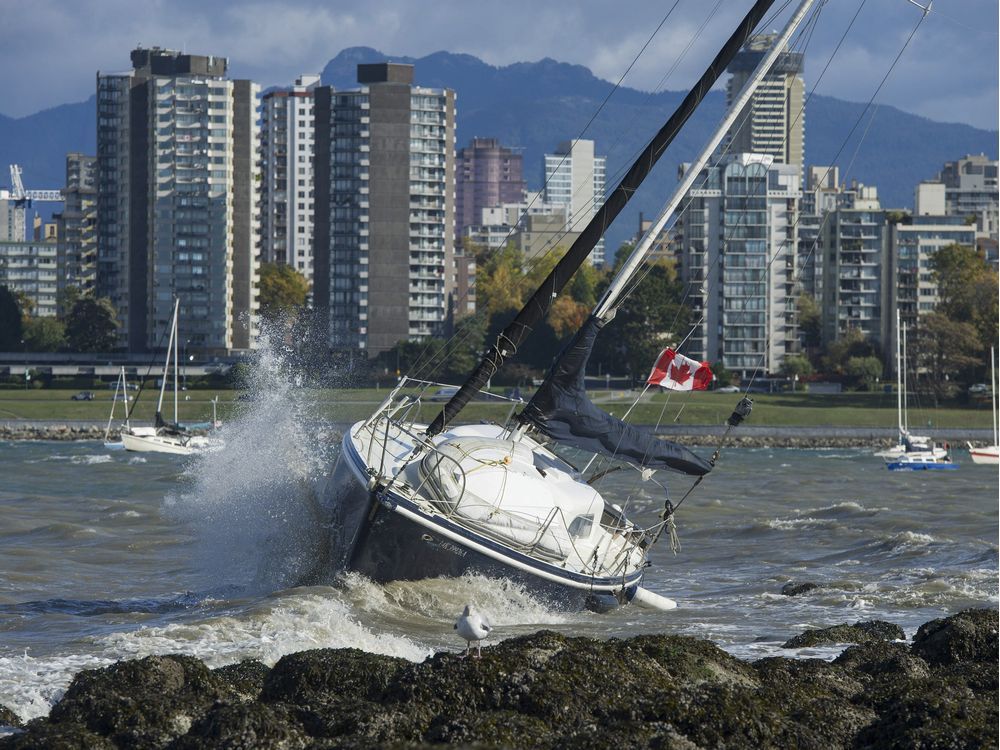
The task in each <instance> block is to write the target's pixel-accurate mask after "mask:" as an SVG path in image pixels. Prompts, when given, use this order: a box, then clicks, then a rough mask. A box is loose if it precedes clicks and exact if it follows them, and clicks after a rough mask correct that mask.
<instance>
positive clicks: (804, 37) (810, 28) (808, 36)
mask: <svg viewBox="0 0 1000 750" xmlns="http://www.w3.org/2000/svg"><path fill="white" fill-rule="evenodd" d="M825 4H826V0H824V2H823V3H821V4H820V5H819V6H818V7H817V8H816V10H815V11H814V13H813V14H812V16H811V17H810V20H809V22H808V23H807V25H806V27H805V28H804V29H802V30H800V31H799V33H798V35H797V37H796V39H795V41H794V42H793V43H791V44H789V50H795V49H797V48H798V46H799V45H800V44H801V49H802V52H803V54H804V53H805V50H806V49H808V47H809V43H810V42H811V40H812V34H813V32H814V31H815V28H816V24H817V22H818V17H819V14H820V12H821V10H822V8H823V7H824V6H825ZM862 5H864V0H862ZM859 11H860V8H859ZM856 17H857V14H855V18H856ZM852 26H853V19H852V22H851V24H850V25H849V26H848V29H847V31H845V33H844V36H843V37H842V38H841V42H842V41H843V38H844V37H846V34H847V32H848V31H849V30H850V28H851V27H852ZM839 49H840V44H838V45H837V48H836V49H835V50H834V53H833V54H834V55H836V53H837V51H838V50H839ZM831 60H832V56H831ZM829 64H830V63H829V62H828V63H827V66H826V67H824V69H823V72H824V73H825V72H826V70H827V69H828V68H829ZM818 84H819V80H817V82H816V84H815V85H814V87H813V89H812V92H811V93H810V96H809V98H811V96H812V93H814V92H815V89H816V86H817V85H818ZM807 102H808V98H807V100H806V101H804V102H803V104H802V107H801V109H800V111H799V113H801V111H803V110H804V108H805V105H806V103H807ZM749 109H750V108H749V107H748V115H747V117H748V116H749ZM797 116H798V113H797ZM745 123H746V117H745V118H744V121H743V124H745ZM740 127H742V125H741V126H740ZM787 138H788V133H787V131H786V133H785V141H784V142H787ZM731 145H732V141H731V140H730V141H729V143H727V144H726V146H725V147H724V148H723V149H722V150H721V151H720V154H719V157H718V158H717V159H716V162H715V163H716V164H718V163H719V162H720V160H721V158H722V157H723V156H725V155H726V153H727V152H728V151H729V149H730V148H731ZM706 181H707V175H706ZM704 184H705V182H702V185H704ZM691 200H692V199H690V198H689V199H688V202H687V205H686V206H685V210H686V208H687V207H688V206H690V202H691ZM678 213H680V212H678ZM743 220H744V217H743V216H741V217H740V222H739V223H742V222H743ZM796 222H797V219H796ZM738 226H739V224H737V226H735V227H732V228H731V230H730V239H732V236H733V233H734V232H735V230H736V228H737V227H738ZM793 226H794V225H793ZM785 245H787V238H786V240H785V242H783V243H782V247H784V246H785ZM780 250H781V247H779V249H778V250H777V251H776V252H775V254H774V257H773V258H772V259H771V261H770V262H769V263H768V265H767V266H766V267H765V269H764V272H765V274H766V271H767V269H768V268H769V267H770V265H771V264H772V263H773V261H774V259H776V258H777V255H778V253H779V252H780ZM717 263H718V258H717V259H716V263H715V264H713V266H712V267H711V268H710V269H709V275H711V271H712V270H713V269H714V267H715V265H716V264H717ZM652 266H653V264H648V263H647V264H646V265H645V266H644V268H643V271H642V272H641V278H645V276H646V275H648V274H649V272H650V271H651V269H652ZM640 280H641V279H640ZM704 283H705V284H706V285H708V284H710V283H711V280H710V279H706V280H704ZM757 283H762V282H757ZM637 284H638V282H637V283H635V284H632V285H631V286H630V291H629V293H631V291H634V289H635V287H636V286H637ZM689 292H690V285H688V291H687V292H686V293H685V295H684V298H683V299H686V298H687V295H688V293H689ZM624 297H625V296H624V295H623V298H624ZM681 304H683V300H682V303H681ZM746 305H747V301H746V300H745V301H744V303H743V310H742V311H743V312H745V309H746ZM680 309H681V308H680V307H679V308H678V312H677V313H676V314H675V319H674V322H675V323H676V321H677V318H678V316H679V314H680ZM700 320H704V314H702V316H701V318H700ZM695 325H698V324H695ZM671 327H673V325H672V326H671ZM694 330H695V327H692V329H691V330H690V331H689V332H688V334H687V336H685V339H684V341H686V340H687V339H688V338H690V336H691V335H692V334H693V333H694ZM667 401H668V402H669V398H668V400H667ZM682 408H683V406H682ZM665 409H666V404H664V411H665ZM679 413H680V412H678V414H679ZM660 421H662V413H661V416H660V420H658V422H657V426H659V423H660ZM731 429H732V425H730V426H728V427H727V429H726V432H725V434H724V435H723V437H722V440H721V441H720V443H719V445H718V447H717V448H716V451H715V454H714V456H713V459H712V463H713V465H714V463H715V461H716V460H717V458H718V455H719V453H720V452H721V449H722V446H723V444H724V443H725V440H726V438H727V436H728V434H729V432H730V431H731ZM702 478H703V477H699V478H698V480H696V481H695V482H694V484H693V485H692V486H691V487H690V488H689V489H688V491H687V492H686V493H685V495H684V498H686V497H687V496H688V495H690V494H691V492H692V491H693V490H694V488H695V487H697V486H698V484H699V483H700V481H701V479H702ZM684 498H682V500H681V502H683V499H684ZM678 505H679V503H678ZM675 508H676V506H675Z"/></svg>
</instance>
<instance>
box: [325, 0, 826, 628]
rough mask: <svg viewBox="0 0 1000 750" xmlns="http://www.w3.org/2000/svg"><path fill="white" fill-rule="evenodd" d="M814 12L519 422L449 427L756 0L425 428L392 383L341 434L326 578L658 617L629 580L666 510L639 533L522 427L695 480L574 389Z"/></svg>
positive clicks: (743, 30)
mask: <svg viewBox="0 0 1000 750" xmlns="http://www.w3.org/2000/svg"><path fill="white" fill-rule="evenodd" d="M813 3H814V0H802V2H801V4H800V5H799V7H798V9H797V10H796V11H795V12H794V14H793V16H792V18H791V19H790V20H789V22H788V24H787V25H786V27H785V29H784V30H783V31H782V33H781V34H780V35H779V38H778V39H777V41H776V42H775V44H774V46H773V47H772V49H771V50H770V51H769V52H768V53H767V54H766V55H765V56H764V57H763V59H762V60H761V61H760V62H759V64H758V67H757V70H756V71H755V73H754V75H753V76H752V77H751V79H750V80H749V81H748V82H747V83H746V84H745V86H744V88H743V90H742V91H741V92H740V93H739V95H738V96H737V97H736V99H735V100H734V101H733V103H732V104H731V106H730V108H729V111H728V112H727V114H726V117H725V118H724V119H723V121H722V122H721V123H720V124H719V126H718V128H717V130H716V131H715V133H714V134H713V135H712V138H711V139H710V140H709V143H708V144H706V146H705V148H704V149H703V151H702V152H701V154H700V155H699V157H698V159H697V160H695V162H693V164H692V167H691V168H690V169H689V170H688V172H687V173H686V175H685V177H684V178H683V179H682V180H681V183H680V184H679V185H678V186H677V189H676V191H675V193H674V195H673V196H672V197H671V199H670V201H668V203H667V205H666V206H665V207H664V209H663V211H662V212H661V214H660V215H659V216H658V217H657V219H656V221H655V222H654V224H653V227H652V228H651V229H650V230H649V232H647V234H646V235H645V236H644V237H643V239H642V241H641V242H640V243H639V245H637V247H636V249H635V250H634V251H633V254H632V256H631V257H630V258H629V259H628V261H627V262H626V264H625V267H624V268H623V269H622V271H620V272H619V274H618V276H616V277H615V279H614V280H613V281H612V282H611V286H610V287H609V288H608V291H607V292H606V293H605V296H604V298H603V299H602V300H601V302H600V303H599V304H598V306H597V307H596V308H595V310H594V312H593V314H592V315H591V317H590V318H589V319H588V320H587V321H586V323H585V324H584V325H583V326H582V328H581V330H580V331H578V332H577V334H576V335H575V336H574V337H573V339H572V340H571V342H570V344H569V346H568V347H567V348H566V349H565V350H564V351H563V353H562V354H561V355H560V356H559V358H558V359H557V361H556V363H555V364H554V366H553V368H552V370H551V371H550V373H549V375H548V377H547V378H546V380H545V382H544V384H543V385H542V387H541V388H540V389H539V391H538V392H537V393H536V395H535V397H534V398H533V399H532V402H531V403H530V404H529V406H528V407H527V408H526V409H525V410H524V411H523V412H522V414H521V415H519V417H518V420H517V421H518V423H519V424H515V423H508V424H507V425H497V424H486V423H481V424H470V425H462V426H453V425H452V424H451V422H452V420H453V418H454V417H455V415H456V414H458V412H459V411H460V410H461V409H462V407H463V406H464V405H465V404H466V403H467V402H468V401H469V400H470V399H471V398H472V397H473V396H474V395H476V394H477V393H479V392H480V389H481V387H482V386H484V385H485V383H486V381H487V379H488V378H489V377H490V376H491V375H492V374H494V373H495V372H496V370H497V369H498V368H499V367H500V366H501V365H502V364H503V361H504V359H505V358H506V357H508V356H510V355H511V354H513V353H514V352H516V350H517V347H518V346H519V345H520V344H521V342H523V341H524V339H525V338H526V337H527V336H528V335H529V334H530V332H531V330H532V329H533V328H534V327H535V326H536V325H537V324H538V323H539V322H540V321H541V320H542V319H543V318H544V316H545V314H546V313H547V311H548V309H549V306H550V304H551V302H552V300H553V299H554V298H555V296H556V295H557V294H558V293H559V291H561V290H562V289H563V287H564V286H565V285H566V283H567V282H568V281H569V279H570V278H571V277H572V275H573V273H574V272H575V271H576V270H577V268H578V267H579V265H580V264H581V263H582V262H583V261H584V259H585V258H586V257H587V256H588V255H589V254H590V252H591V250H592V249H593V247H594V245H595V244H596V243H597V241H598V240H599V239H600V236H601V235H602V234H603V231H604V229H605V227H606V226H607V224H608V223H610V221H611V220H612V219H613V218H614V217H615V216H616V215H617V214H618V212H619V211H620V210H621V208H622V207H623V206H624V205H625V203H626V202H627V201H628V199H629V198H630V197H631V195H632V194H633V193H634V191H635V189H636V188H637V187H638V185H639V183H640V182H641V181H642V178H643V177H645V175H646V174H647V173H648V172H649V170H650V169H651V168H652V166H653V164H654V163H655V161H656V159H657V158H658V157H659V156H660V155H661V154H662V153H663V151H664V150H665V149H666V148H667V146H668V145H669V143H670V142H671V140H672V139H673V138H674V136H675V135H676V134H677V132H678V130H679V129H680V127H681V125H682V124H683V123H684V122H685V121H686V120H687V119H688V117H689V116H690V114H691V112H693V110H694V108H695V107H696V106H697V105H698V103H699V102H700V101H701V100H702V99H703V98H704V96H705V94H706V93H707V92H708V91H709V89H710V88H711V87H712V85H713V84H714V83H715V81H716V80H717V78H718V77H719V76H721V74H722V73H723V72H724V71H725V70H726V68H727V67H728V65H729V63H730V61H731V60H732V58H733V57H734V56H735V55H736V53H737V52H738V51H739V49H740V48H741V47H742V46H743V44H744V43H745V42H746V40H747V39H748V38H749V37H750V35H751V33H752V32H753V30H754V28H755V27H756V26H757V24H758V23H759V22H760V21H761V20H762V19H763V17H764V14H765V13H766V11H767V10H768V8H769V7H770V6H771V5H772V4H773V0H758V2H756V3H755V4H754V6H753V8H752V9H751V10H750V12H749V13H748V14H747V16H746V17H745V18H744V19H743V21H742V22H741V24H740V25H739V27H738V28H737V30H736V31H735V32H734V33H733V34H732V36H730V37H729V39H728V41H727V42H726V44H725V46H724V47H723V49H722V51H720V53H719V54H718V55H716V57H715V59H714V60H713V61H712V63H711V65H710V66H709V68H708V69H707V70H706V72H705V74H704V75H703V76H702V77H701V79H700V80H699V81H698V83H697V84H696V85H695V86H694V88H693V89H692V90H691V93H690V94H689V95H688V96H687V97H686V98H685V99H684V101H683V102H682V104H681V105H680V107H679V108H678V110H677V111H676V112H674V113H673V115H671V117H670V119H669V120H668V121H667V124H666V125H664V127H663V128H661V129H660V132H659V133H658V134H657V136H656V137H655V138H654V139H653V140H652V141H651V142H650V144H649V146H647V148H646V149H645V150H644V151H643V153H642V154H641V155H640V156H639V158H638V159H637V160H636V162H635V163H634V164H633V165H632V168H631V169H630V170H629V172H628V174H627V175H626V176H625V178H624V179H623V180H622V182H621V184H619V186H618V187H617V188H616V189H615V190H614V191H613V192H612V194H611V195H610V196H609V198H608V201H607V203H605V205H604V207H602V209H601V210H600V211H599V212H598V213H597V215H596V216H595V218H594V219H593V220H592V221H591V222H590V224H588V226H587V227H586V228H585V229H584V231H583V232H582V233H581V235H580V238H578V240H577V241H576V242H575V243H574V244H573V246H572V247H571V248H570V250H569V252H567V254H566V255H565V256H564V257H563V258H562V259H561V260H560V262H559V263H558V264H557V265H556V267H555V268H554V269H553V271H552V272H551V273H550V274H549V276H548V277H547V278H546V280H545V281H544V282H543V284H542V286H541V287H540V288H539V290H538V291H536V292H535V294H534V295H532V297H531V298H530V299H529V300H528V302H527V304H526V305H525V306H524V308H523V309H522V310H521V311H520V312H519V313H518V314H517V316H516V317H515V318H514V320H513V322H512V323H511V324H510V325H509V326H507V328H506V329H505V330H504V332H503V333H501V334H500V336H499V337H498V338H497V340H496V342H495V343H494V345H493V346H492V347H491V348H490V349H489V351H488V353H487V355H486V356H485V358H484V359H483V360H482V362H480V363H479V365H478V366H477V368H476V369H475V371H474V372H473V374H472V375H471V376H470V378H469V379H468V380H467V381H466V382H465V384H463V385H462V387H461V388H460V389H459V390H458V393H457V394H456V395H455V396H454V397H453V398H452V399H451V400H450V401H449V402H448V404H447V405H446V406H445V408H444V410H443V411H442V412H441V413H440V414H439V415H438V416H437V418H436V419H435V420H434V421H433V423H431V424H430V425H422V424H418V423H417V422H416V419H417V418H418V417H419V407H420V404H421V400H420V397H419V395H417V396H416V397H413V396H410V395H408V394H405V393H403V389H404V388H408V387H411V385H408V384H409V383H411V382H412V381H411V380H410V378H409V376H404V377H403V378H402V379H401V380H400V382H399V383H398V384H397V386H396V387H395V388H394V389H393V391H392V392H391V393H390V394H389V396H388V397H387V398H386V399H385V401H383V403H382V404H381V405H380V406H379V407H378V408H377V409H376V410H375V412H374V413H373V414H372V415H371V416H370V417H369V418H368V419H367V420H365V421H363V422H358V423H356V424H355V425H353V426H352V427H351V428H350V429H349V430H348V431H346V432H345V434H344V437H343V441H342V450H341V453H340V455H339V456H338V458H337V462H336V464H335V466H334V468H333V471H332V472H331V473H330V475H329V478H328V481H327V483H326V487H325V489H324V490H323V492H322V493H321V495H320V502H321V503H322V505H323V506H325V507H326V508H327V509H328V510H329V512H330V519H329V523H328V528H329V529H330V534H331V544H330V549H331V551H332V559H331V565H332V567H333V568H334V570H336V571H340V570H343V569H347V570H352V571H356V572H358V573H361V574H362V575H365V576H367V577H369V578H371V579H372V580H374V581H376V582H380V583H384V582H389V581H395V580H418V579H422V578H434V577H439V576H460V575H464V574H477V575H484V576H488V577H498V578H505V579H508V580H510V581H512V582H514V583H515V584H520V585H522V586H524V587H525V589H526V590H527V591H529V592H531V593H532V594H534V595H537V596H539V597H540V598H542V599H544V600H545V601H547V602H549V603H550V604H552V605H554V606H559V607H564V608H581V607H588V608H591V609H597V610H604V609H610V608H612V607H615V606H618V605H621V604H625V603H627V602H630V601H638V602H640V603H643V604H646V605H648V606H653V607H656V608H660V609H669V608H672V607H674V606H676V604H674V603H673V602H671V601H670V600H668V599H666V598H665V597H662V596H659V595H657V594H653V593H652V592H650V591H648V590H646V589H644V588H643V587H642V586H641V583H642V580H643V576H644V574H645V571H646V569H647V567H648V565H649V558H648V555H647V551H648V548H649V547H650V545H651V544H653V543H655V541H656V539H657V538H658V537H659V535H660V533H661V532H662V531H663V530H664V528H668V527H669V522H670V519H669V516H667V517H664V518H663V519H662V520H661V521H660V523H658V524H656V525H654V527H652V531H653V533H652V534H650V533H649V532H650V531H651V530H648V529H643V528H640V527H638V526H636V525H635V524H634V523H633V522H632V521H630V520H629V519H628V518H627V517H626V515H625V512H624V511H623V510H622V509H621V508H620V507H618V506H617V505H614V504H613V503H611V502H609V501H607V500H606V499H605V498H604V497H603V496H602V495H601V493H600V492H599V491H598V490H597V489H596V488H595V487H593V486H591V485H590V484H589V483H588V482H587V480H586V478H585V477H584V476H583V474H582V473H581V472H580V471H579V470H577V469H576V468H575V467H573V466H572V465H570V464H569V463H567V462H566V461H565V460H563V459H562V458H560V457H559V456H557V455H556V454H555V453H553V452H552V451H551V450H549V449H548V448H547V447H546V446H545V445H543V444H542V442H540V441H539V440H537V439H536V438H535V437H533V436H532V435H531V434H528V430H527V427H529V426H532V427H535V428H536V429H537V431H538V432H541V433H543V434H544V435H547V436H549V437H553V438H555V439H556V440H558V441H559V442H562V443H565V444H569V445H575V446H579V447H582V448H585V449H587V450H590V451H592V452H598V453H604V454H611V455H615V456H618V457H621V458H623V459H625V460H627V461H629V462H631V463H633V464H636V465H640V466H643V467H646V468H666V469H672V470H675V471H680V472H683V473H687V474H691V475H694V476H698V477H701V476H703V475H705V474H706V473H707V472H708V471H710V470H711V467H712V466H711V463H710V462H708V461H705V460H704V459H702V458H700V457H699V456H697V455H695V454H694V453H692V452H691V451H689V450H687V449H686V448H683V447H682V446H679V445H675V444H673V443H667V442H665V441H659V440H657V439H656V438H655V436H653V435H652V434H651V433H650V432H648V431H645V430H642V429H639V428H637V427H635V426H632V425H627V424H625V423H624V422H622V421H621V420H618V419H616V418H614V417H612V416H610V415H608V414H605V413H604V412H602V411H600V410H599V409H597V408H596V407H595V406H593V404H591V403H590V401H589V399H588V398H587V396H586V393H585V391H584V388H583V373H584V370H585V367H586V363H587V359H588V358H589V356H590V352H591V349H592V347H593V344H594V341H595V339H596V337H597V335H598V333H599V331H600V330H601V328H602V327H603V325H604V324H605V322H606V321H607V320H609V319H610V318H611V317H612V316H613V315H614V309H615V306H616V304H617V303H618V300H619V299H620V298H621V297H623V296H624V294H625V289H626V287H627V284H628V281H629V279H630V277H631V276H632V275H634V274H635V272H636V271H637V269H638V267H639V265H640V264H641V262H642V260H643V258H644V257H645V255H646V254H648V252H649V250H650V248H651V246H652V243H653V240H654V239H655V237H656V236H657V235H658V234H659V232H660V231H661V230H662V228H663V226H664V225H665V223H666V221H667V220H668V219H669V218H670V216H671V215H672V214H673V211H674V210H675V209H676V208H677V206H678V205H679V203H680V201H681V199H682V197H683V195H684V194H685V193H686V192H687V190H688V189H689V188H690V186H691V184H692V182H693V180H694V179H695V178H696V176H697V175H698V173H699V172H700V170H701V168H702V166H704V164H706V163H707V162H708V160H709V158H710V157H711V155H712V153H713V152H714V150H715V149H716V148H717V146H718V145H719V143H720V142H721V140H722V138H723V135H724V133H725V132H726V131H727V130H728V129H729V128H730V127H732V125H733V124H734V122H735V121H736V119H737V117H738V115H739V114H740V112H742V111H743V110H744V108H745V106H746V104H747V103H748V102H749V100H750V98H751V97H752V95H753V92H754V91H755V90H756V87H757V86H758V85H759V83H760V81H761V80H762V79H763V78H764V75H765V74H766V72H767V71H768V70H769V69H770V67H771V65H772V64H773V63H774V61H775V60H776V59H777V57H778V55H779V54H780V53H781V50H783V49H784V48H785V46H786V45H787V43H788V41H789V39H790V38H791V35H792V34H793V33H794V31H795V29H796V28H797V27H798V26H799V24H800V23H801V22H802V21H803V20H804V18H805V16H806V14H807V12H808V11H809V9H810V8H811V6H812V5H813ZM415 382H416V383H417V384H418V385H419V384H420V383H422V382H423V381H415Z"/></svg>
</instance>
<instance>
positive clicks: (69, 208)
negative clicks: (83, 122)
mask: <svg viewBox="0 0 1000 750" xmlns="http://www.w3.org/2000/svg"><path fill="white" fill-rule="evenodd" d="M63 196H64V198H65V207H64V208H63V211H62V213H60V214H56V216H55V217H54V218H55V219H56V222H57V224H58V230H57V233H58V235H59V239H60V253H59V290H60V291H62V290H64V289H65V288H66V287H68V286H73V287H76V288H77V289H79V290H80V291H81V292H83V293H90V292H93V291H95V287H96V283H97V157H96V156H87V155H85V154H79V153H70V154H66V187H65V188H64V189H63Z"/></svg>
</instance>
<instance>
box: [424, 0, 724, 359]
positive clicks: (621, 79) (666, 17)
mask: <svg viewBox="0 0 1000 750" xmlns="http://www.w3.org/2000/svg"><path fill="white" fill-rule="evenodd" d="M719 2H720V3H721V0H719ZM679 4H680V0H674V4H673V5H672V6H671V7H670V9H669V10H668V11H667V13H666V15H664V16H663V18H662V19H661V20H660V23H659V24H658V25H657V27H656V28H655V29H654V30H653V32H652V33H651V34H650V35H649V37H648V38H647V39H646V41H645V43H644V44H643V45H642V47H641V48H640V49H639V52H638V53H636V55H635V57H634V58H633V59H632V62H631V63H629V65H628V67H627V68H626V69H625V72H624V73H622V75H621V76H620V77H619V79H618V81H617V83H615V84H614V86H613V87H612V89H611V91H609V92H608V94H607V96H605V97H604V100H603V101H602V102H601V104H600V105H599V106H598V107H597V110H596V111H595V112H594V113H593V114H592V115H591V117H590V120H588V121H587V124H586V125H584V127H583V129H582V130H581V131H580V133H579V135H577V136H576V138H574V139H573V141H572V143H573V145H575V144H576V143H577V142H578V141H579V140H580V139H581V138H582V136H583V135H584V134H585V133H586V132H587V131H588V130H589V128H590V126H591V125H592V124H593V123H594V120H596V119H597V116H598V115H599V114H600V113H601V111H602V110H603V109H604V108H605V106H606V105H607V103H608V102H609V101H610V99H611V97H612V96H614V94H615V92H616V91H618V89H619V88H620V87H621V85H622V83H623V82H624V80H625V78H626V77H627V76H628V74H629V73H630V72H631V70H632V68H633V67H635V64H636V63H637V62H638V61H639V58H640V57H642V55H643V53H644V52H645V51H646V48H647V47H649V45H650V44H651V43H652V41H653V39H654V38H655V37H656V35H657V34H658V33H659V31H660V29H662V28H663V26H664V24H666V22H667V21H668V20H669V18H670V16H671V15H672V14H673V12H674V10H675V9H676V8H677V6H678V5H679ZM716 7H718V6H716ZM713 13H714V11H713ZM572 150H573V149H572V146H571V148H570V154H565V155H564V156H563V158H562V159H561V160H560V161H559V164H558V165H557V167H556V169H558V167H559V166H562V164H564V163H565V161H566V159H567V158H569V156H570V155H571V154H572ZM547 185H548V180H546V181H545V182H544V183H543V185H542V191H544V189H545V187H546V186H547ZM542 191H539V192H538V193H537V194H536V195H535V197H534V198H532V200H531V201H530V202H529V204H528V206H527V207H526V208H525V212H524V214H522V218H523V216H526V215H527V214H528V211H529V210H530V208H531V206H532V205H534V202H535V200H537V198H538V195H540V194H541V192H542ZM515 226H516V225H515ZM571 226H572V224H571ZM513 232H514V227H511V229H510V230H508V232H507V236H506V237H505V238H504V245H506V243H507V242H509V241H510V237H511V235H512V234H513ZM546 255H547V253H546ZM460 301H461V300H460ZM422 359H423V355H421V357H420V358H418V360H417V362H416V363H415V365H414V366H415V367H417V366H419V367H420V370H419V372H423V370H424V369H425V365H424V363H422V362H421V360H422ZM440 364H441V363H435V364H434V367H435V368H436V367H437V366H439V365H440Z"/></svg>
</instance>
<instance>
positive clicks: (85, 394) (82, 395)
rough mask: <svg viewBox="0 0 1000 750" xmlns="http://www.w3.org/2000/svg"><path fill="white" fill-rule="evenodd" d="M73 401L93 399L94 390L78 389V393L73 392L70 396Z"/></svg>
mask: <svg viewBox="0 0 1000 750" xmlns="http://www.w3.org/2000/svg"><path fill="white" fill-rule="evenodd" d="M70 398H71V399H73V400H74V401H93V400H94V392H93V391H80V392H79V393H74V394H73V395H72V396H70Z"/></svg>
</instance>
